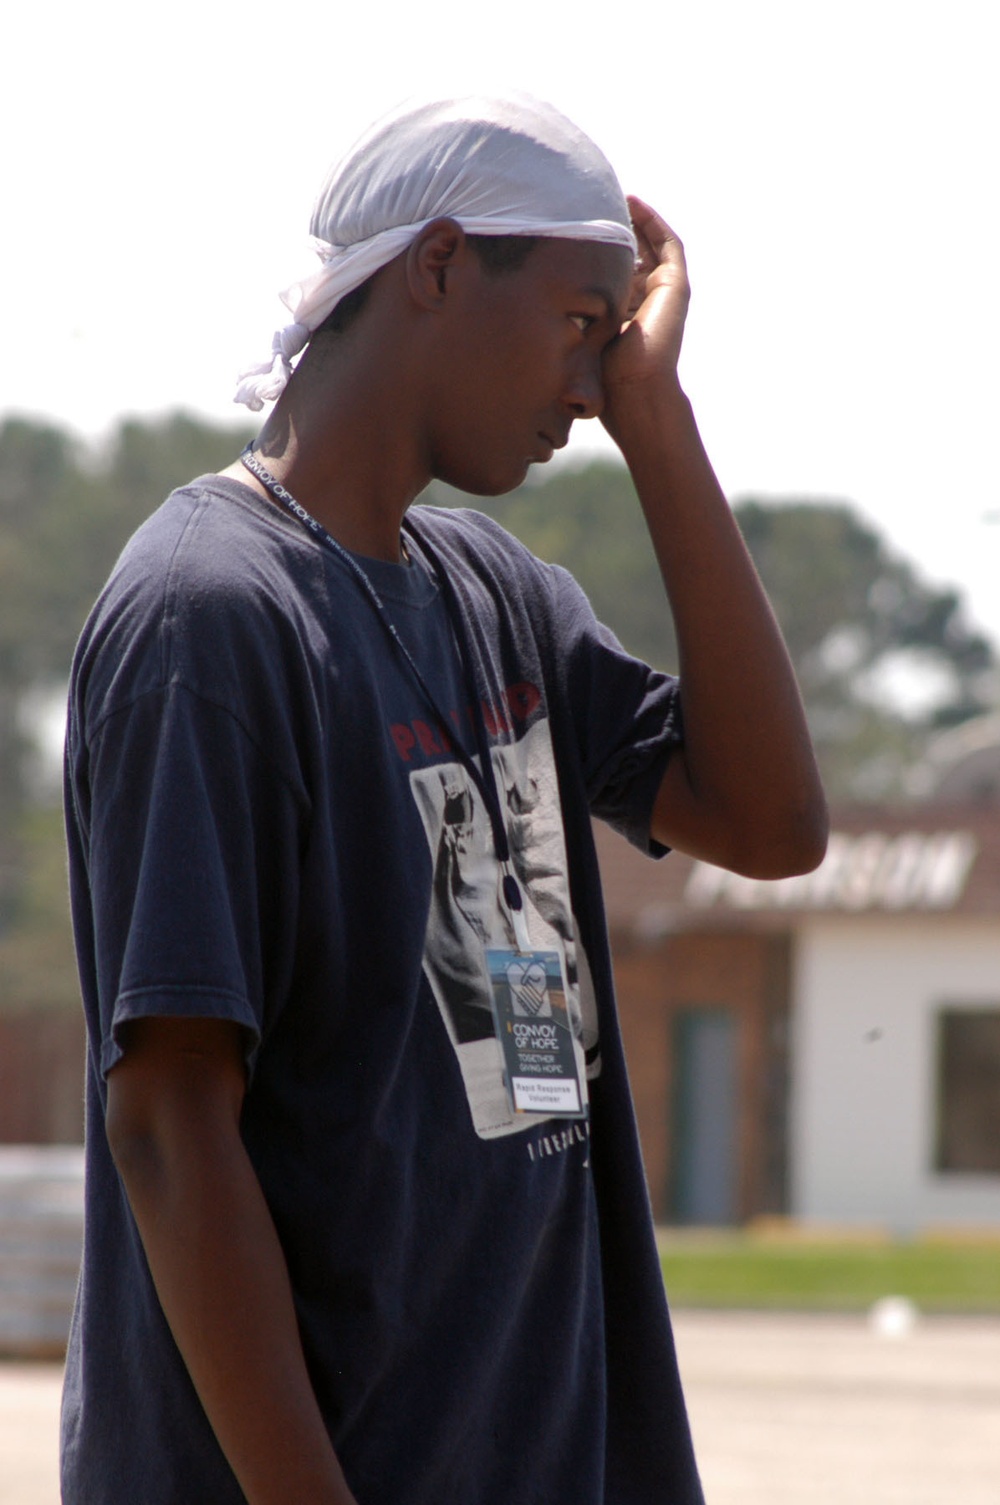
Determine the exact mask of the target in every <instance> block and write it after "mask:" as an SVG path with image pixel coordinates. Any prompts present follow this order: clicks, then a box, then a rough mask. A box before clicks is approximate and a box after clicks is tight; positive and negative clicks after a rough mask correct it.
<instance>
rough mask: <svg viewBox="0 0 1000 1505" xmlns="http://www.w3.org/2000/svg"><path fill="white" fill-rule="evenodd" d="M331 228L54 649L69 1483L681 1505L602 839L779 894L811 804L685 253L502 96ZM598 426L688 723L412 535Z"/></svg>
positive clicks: (460, 110) (394, 147) (478, 1503)
mask: <svg viewBox="0 0 1000 1505" xmlns="http://www.w3.org/2000/svg"><path fill="white" fill-rule="evenodd" d="M313 228H314V231H315V233H316V234H317V235H318V236H319V237H320V238H321V240H322V241H323V242H324V248H323V252H322V254H323V257H324V265H323V269H322V270H321V272H320V273H319V274H318V275H317V277H316V278H314V279H313V280H312V281H311V282H309V283H305V284H302V285H300V286H298V287H297V288H295V289H293V290H292V291H291V293H290V295H289V300H290V302H291V306H292V308H293V312H294V315H295V323H294V324H293V325H292V326H290V329H289V330H285V331H282V332H281V333H280V334H279V335H278V336H276V338H275V346H274V359H273V361H269V362H266V363H265V364H264V365H263V367H261V368H258V370H257V371H256V372H253V373H251V374H250V376H249V377H248V378H247V380H246V381H245V382H244V384H243V387H242V388H241V395H242V397H243V398H244V399H246V400H248V401H249V402H250V403H251V405H256V406H259V405H260V402H261V401H262V400H263V399H265V398H271V397H277V402H276V406H275V408H274V410H273V412H272V413H271V415H270V417H269V418H268V420H267V422H266V423H265V425H264V428H263V430H262V432H261V435H260V437H259V439H258V441H257V443H256V445H255V447H254V451H253V452H252V453H250V454H248V455H246V456H244V457H243V460H242V461H240V462H237V463H236V464H234V465H232V466H231V467H230V468H229V470H228V471H226V472H225V473H223V475H221V476H207V477H202V478H201V479H200V480H198V481H196V482H194V483H193V484H192V485H191V486H189V487H186V488H184V489H183V490H182V491H180V492H177V493H175V494H174V495H173V496H172V497H171V498H169V499H168V501H167V502H166V503H165V505H164V506H163V507H162V508H161V509H160V511H159V512H158V513H157V514H156V515H155V516H154V517H153V518H151V519H150V521H149V522H148V523H147V524H146V525H145V526H144V527H143V528H142V529H141V530H140V531H139V533H138V534H137V535H136V537H135V538H134V539H133V541H132V543H131V544H130V545H129V547H128V548H127V549H126V551H125V553H124V555H123V557H122V559H121V561H120V562H119V564H118V566H117V568H116V570H115V573H114V575H113V576H112V579H111V581H110V583H109V585H108V587H107V589H106V591H105V592H104V594H103V596H102V597H101V600H100V601H99V603H98V605H97V607H96V608H95V612H94V614H93V616H92V618H91V620H90V622H89V623H88V625H87V628H86V629H85V632H84V635H83V638H82V641H81V644H80V648H79V651H78V654H77V659H76V663H75V667H74V675H73V684H72V690H71V718H70V728H69V739H68V759H67V768H68V792H69V800H68V812H69V816H68V819H69V841H70V854H71V869H72V885H73V903H74V918H75V924H76V932H77V941H78V948H79V954H80V963H81V975H82V979H83V988H84V995H85V1006H86V1009H87V1014H88V1024H89V1029H90V1041H91V1046H90V1072H89V1080H88V1114H89V1117H88V1171H87V1197H88V1211H87V1219H88V1221H87V1240H86V1252H85V1257H84V1266H83V1274H82V1279H81V1286H80V1294H79V1298H78V1305H77V1312H76V1317H75V1321H74V1327H73V1333H72V1338H71V1344H70V1353H69V1360H68V1367H67V1380H66V1394H65V1401H64V1413H63V1490H64V1499H65V1500H66V1501H67V1502H70V1505H97V1502H100V1505H181V1502H184V1505H193V1502H212V1505H227V1502H237V1501H242V1500H246V1501H249V1502H250V1505H272V1502H278V1501H281V1502H282V1505H285V1502H287V1501H295V1502H296V1505H350V1502H355V1501H356V1502H357V1505H430V1502H432V1501H433V1502H435V1505H439V1502H441V1501H443V1500H447V1501H449V1502H452V1505H515V1502H516V1505H651V1502H653V1501H658V1502H663V1505H667V1502H671V1505H694V1502H697V1501H700V1500H701V1490H700V1486H699V1483H698V1477H697V1470H696V1467H695V1464H694V1459H693V1455H692V1450H691V1443H690V1437H689V1433H688V1429H687V1422H686V1418H685V1413H684V1405H683V1399H682V1395H681V1391H680V1385H679V1380H678V1376H677V1369H676V1363H675V1359H674V1354H673V1347H672V1341H671V1337H670V1327H669V1320H668V1316H667V1311H666V1306H665V1303H664V1299H663V1292H662V1284H661V1280H660V1276H659V1270H658V1266H657V1260H656V1253H655V1248H654V1245H653V1240H652V1233H651V1228H650V1222H649V1213H648V1204H647V1201H646V1197H645V1191H644V1186H643V1179H642V1169H641V1164H640V1161H639V1155H638V1148H637V1142H636V1134H635V1128H634V1123H633V1119H632V1115H631V1108H630V1104H629V1099H628V1088H627V1082H626V1078H625V1068H624V1063H623V1059H622V1051H621V1043H620V1037H619V1032H618V1026H617V1022H616V1018H615V1013H614V1004H613V997H612V984H611V972H610V959H609V955H608V949H607V941H606V936H605V932H604V924H603V915H602V907H601V899H600V890H599V883H598V876H597V869H596V862H595V857H594V848H593V842H592V837H591V831H590V821H589V817H590V814H591V812H594V813H596V814H598V815H601V816H603V817H604V818H606V819H608V820H610V821H611V822H612V823H613V824H615V825H617V826H618V827H619V828H620V829H621V830H622V831H624V832H625V834H626V835H628V836H629V837H630V838H631V839H632V840H633V841H635V842H636V843H638V844H639V845H640V846H641V847H643V848H644V849H646V850H649V851H650V852H652V853H654V854H658V853H662V851H663V849H664V848H665V847H668V846H676V847H679V848H682V849H683V850H686V851H688V852H692V853H694V854H696V855H697V856H699V857H703V858H706V859H708V860H710V861H712V862H716V863H721V864H724V865H727V866H731V867H734V868H736V869H737V870H739V871H741V872H745V873H751V874H755V875H758V876H762V877H776V876H779V875H782V874H789V873H795V872H799V871H803V870H806V869H808V868H809V867H811V866H812V865H814V864H815V863H816V862H817V861H818V860H819V858H820V856H821V853H822V850H823V845H824V840H825V811H824V804H823V798H822V793H821V790H820V787H819V783H818V780H817V775H816V770H815V766H814V763H813V758H812V754H811V750H810V745H809V739H808V736H807V734H806V729H805V725H804V721H803V716H802V711H801V707H800V703H799V699H798V695H797V692H796V688H795V684H794V680H793V677H792V674H791V671H790V668H789V665H788V661H787V658H786V655H785V652H784V649H783V646H782V643H781V640H780V636H779V634H778V632H777V629H776V627H775V625H774V622H773V619H772V617H771V614H770V612H769V609H768V607H767V604H766V601H765V600H764V598H763V596H762V593H761V590H760V587H759V585H758V582H757V580H756V577H755V575H754V572H753V569H752V567H751V565H750V564H749V561H748V559H747V556H746V553H745V551H744V549H743V546H742V543H741V541H740V538H739V535H738V533H737V531H736V529H735V527H734V524H733V521H732V518H731V515H730V513H729V509H728V507H727V506H726V503H725V500H724V498H723V497H722V496H721V494H720V492H719V488H718V486H717V483H716V481H715V479H714V477H713V474H712V471H711V469H710V467H709V464H708V462H707V460H706V458H705V456H704V453H703V451H702V448H701V444H700V442H699V439H698V435H697V431H696V429H695V425H694V421H693V419H692V415H691V411H690V408H689V405H688V403H687V401H686V399H685V397H684V395H683V392H682V391H681V388H680V386H679V384H678V379H677V369H676V367H677V356H678V352H679V348H680V343H681V333H682V329H683V323H684V316H685V310H686V306H687V297H688V292H687V280H686V274H685V269H684V260H683V255H682V251H681V247H680V245H679V243H678V241H677V239H676V238H675V236H674V235H673V234H672V232H671V231H670V230H669V229H668V227H667V226H666V225H665V224H664V222H663V221H662V220H661V219H660V218H659V216H658V215H657V214H655V213H654V212H653V210H652V209H650V208H648V207H647V206H646V205H645V204H643V203H642V202H640V201H639V200H637V199H633V200H631V201H630V203H629V204H628V205H627V204H626V202H625V200H624V199H623V197H622V195H621V191H620V189H619V188H618V185H617V182H616V180H615V178H614V176H613V174H612V172H611V170H610V168H609V167H608V165H607V163H606V162H605V160H604V159H603V157H602V156H601V155H600V153H599V152H598V151H597V149H596V148H595V147H594V146H593V145H592V143H590V142H589V141H588V140H587V139H586V138H585V137H583V136H582V135H581V134H580V133H579V132H578V131H576V130H575V128H573V127H572V126H571V125H570V124H569V122H567V121H565V120H564V119H563V118H562V117H561V116H559V115H558V114H557V113H556V112H555V111H553V110H551V109H550V108H549V107H548V106H544V105H541V104H538V103H537V102H534V101H530V100H524V99H519V100H483V99H470V100H457V101H456V100H452V101H444V102H439V103H437V104H434V105H426V106H421V107H416V108H411V109H409V110H404V111H402V112H399V113H398V114H396V115H394V116H392V117H390V118H389V119H388V120H386V121H383V122H381V123H380V124H379V125H378V126H376V127H375V128H373V130H372V131H371V132H370V133H369V134H368V135H367V136H365V137H364V138H362V140H361V141H360V142H359V143H358V145H357V146H356V147H355V148H354V149H353V150H352V152H351V153H349V154H348V156H347V158H346V159H345V160H344V161H343V162H342V163H341V164H339V166H338V167H337V168H336V169H334V171H333V173H332V175H331V177H330V179H329V181H328V183H327V185H326V188H325V189H324V192H323V194H322V196H321V198H320V200H319V203H318V205H317V209H316V213H315V216H314V222H313ZM633 237H635V238H633ZM636 249H637V250H638V261H637V262H636V259H635V252H636ZM303 345H305V350H304V353H303V354H302V356H301V359H300V361H299V363H298V365H297V366H296V368H295V370H294V372H292V371H291V362H290V356H291V355H293V354H297V353H298V352H299V351H300V350H302V347H303ZM598 416H599V417H600V418H601V419H602V421H603V422H604V424H605V425H606V427H607V429H608V430H609V432H610V433H611V434H612V436H613V437H614V438H615V440H616V441H617V443H618V444H619V446H620V448H621V451H622V453H623V455H624V457H625V459H626V461H627V463H628V465H629V467H630V469H631V472H632V475H633V477H634V479H635V483H636V487H637V490H638V493H639V496H640V499H641V502H642V506H643V508H644V509H645V513H646V517H647V519H648V524H649V530H650V535H651V539H652V545H653V547H654V549H655V551H656V554H657V558H658V559H659V562H660V565H661V568H662V572H663V577H664V582H665V585H666V589H667V592H668V594H669V597H670V600H671V603H672V606H673V610H674V615H675V620H676V625H677V632H678V638H679V643H680V650H681V655H682V676H681V678H682V681H683V710H684V717H683V729H682V724H681V719H680V698H679V691H678V686H677V683H676V682H675V681H673V680H671V679H669V678H668V677H667V676H665V675H663V674H660V673H657V672H654V671H652V670H650V669H649V668H647V667H646V666H645V665H642V664H639V663H637V662H635V661H634V660H632V659H631V658H629V657H628V656H627V655H626V654H625V653H624V652H623V651H622V650H621V648H620V646H619V645H618V644H617V643H616V642H615V640H614V639H613V638H612V637H611V635H610V634H608V633H607V632H606V631H604V630H603V629H601V628H600V627H599V626H598V625H597V624H596V623H595V622H594V620H593V617H592V615H591V613H590V611H589V608H588V607H587V604H586V602H585V601H584V599H583V598H582V596H581V595H580V592H579V590H578V589H577V588H576V586H575V585H574V583H573V582H572V581H571V580H570V578H569V577H568V576H567V575H565V573H564V572H562V571H560V570H557V569H553V568H550V567H548V566H546V565H543V564H541V563H539V562H538V561H537V560H535V559H533V558H532V557H531V556H530V555H528V554H527V553H526V551H525V550H524V549H523V548H522V547H521V546H520V545H518V544H517V543H516V542H515V541H514V540H513V539H512V538H510V537H509V536H508V535H507V534H505V533H504V532H503V531H502V530H501V529H499V528H498V527H496V526H495V525H494V524H493V523H491V522H489V521H488V520H487V519H485V518H483V517H481V516H479V515H478V514H476V513H472V512H465V511H457V512H448V511H441V510H437V509H431V508H422V507H415V508H412V509H411V504H412V503H413V502H414V499H415V498H416V497H417V496H418V494H419V493H420V491H421V490H422V489H423V488H424V487H425V486H426V484H427V483H428V481H429V480H431V479H432V478H435V477H437V478H441V479H443V480H445V481H448V482H450V483H452V484H453V485H455V486H459V487H462V488H464V489H465V490H467V491H469V492H472V493H473V494H479V495H495V494H498V493H501V492H504V491H506V490H509V489H510V488H512V487H514V486H516V485H518V484H519V483H520V482H521V481H522V480H523V479H524V476H525V474H526V472H527V469H528V467H529V465H530V464H531V463H533V462H536V461H545V460H546V459H548V458H549V457H550V456H551V454H552V451H553V450H554V449H555V448H558V447H560V446H561V445H563V444H564V443H565V442H566V438H567V436H568V434H569V430H570V427H571V425H572V423H573V422H574V421H575V420H576V419H577V418H593V417H598Z"/></svg>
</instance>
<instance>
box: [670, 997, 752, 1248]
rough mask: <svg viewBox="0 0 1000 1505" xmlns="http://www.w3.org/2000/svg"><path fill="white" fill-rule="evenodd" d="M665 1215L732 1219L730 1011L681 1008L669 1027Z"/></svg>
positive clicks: (733, 1040)
mask: <svg viewBox="0 0 1000 1505" xmlns="http://www.w3.org/2000/svg"><path fill="white" fill-rule="evenodd" d="M673 1047H674V1070H673V1081H674V1089H673V1104H672V1109H673V1113H672V1118H673V1136H672V1144H673V1155H672V1160H673V1165H672V1176H671V1183H672V1184H671V1188H670V1190H671V1195H670V1198H669V1203H670V1208H671V1214H672V1218H673V1221H674V1222H677V1223H699V1224H727V1223H735V1222H736V1220H737V1219H736V1133H737V1102H736V1095H737V1020H736V1015H735V1013H734V1011H733V1010H731V1009H716V1008H702V1009H682V1010H681V1011H680V1012H679V1013H678V1014H677V1015H676V1016H675V1019H674V1029H673Z"/></svg>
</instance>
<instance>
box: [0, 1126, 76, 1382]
mask: <svg viewBox="0 0 1000 1505" xmlns="http://www.w3.org/2000/svg"><path fill="white" fill-rule="evenodd" d="M82 1244H83V1150H82V1149H80V1148H77V1147H76V1146H71V1145H57V1146H42V1145H0V1354H2V1355H5V1356H10V1355H16V1356H18V1357H24V1358H57V1357H60V1356H61V1355H62V1353H63V1352H64V1350H65V1347H66V1339H67V1337H68V1334H69V1323H70V1316H71V1314H72V1310H73V1297H74V1294H75V1292H76V1278H77V1271H78V1270H79V1267H80V1251H81V1248H82Z"/></svg>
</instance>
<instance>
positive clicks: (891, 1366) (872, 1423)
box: [0, 1312, 1000, 1505]
mask: <svg viewBox="0 0 1000 1505" xmlns="http://www.w3.org/2000/svg"><path fill="white" fill-rule="evenodd" d="M676 1327H677V1341H678V1347H679V1350H680V1356H681V1367H682V1370H683V1372H684V1375H685V1382H686V1386H687V1392H688V1399H689V1404H690V1408H691V1416H692V1424H693V1426H694V1431H695V1438H696V1441H697V1443H698V1450H699V1455H700V1457H701V1463H702V1473H703V1475H704V1480H705V1489H706V1494H707V1497H708V1502H709V1505H959V1502H960V1505H1000V1321H995V1320H994V1321H980V1320H974V1319H963V1320H944V1319H940V1318H935V1319H925V1320H924V1321H922V1322H920V1323H918V1324H917V1326H916V1327H915V1328H914V1329H913V1331H912V1332H910V1333H909V1334H907V1335H905V1336H901V1337H898V1338H888V1337H879V1336H877V1335H876V1334H874V1333H873V1332H872V1331H871V1329H870V1328H869V1327H868V1326H867V1324H866V1323H864V1322H862V1321H860V1320H856V1319H847V1318H835V1317H765V1316H757V1315H752V1316H751V1315H735V1316H720V1315H719V1314H717V1313H695V1312H689V1313H681V1314H679V1315H678V1317H677V1321H676ZM58 1404H59V1370H58V1368H57V1367H56V1366H54V1365H28V1364H20V1365H18V1364H8V1365H0V1505H55V1502H56V1501H57V1499H58V1491H57V1487H56V1471H55V1435H56V1421H57V1415H58ZM457 1505H462V1502H457Z"/></svg>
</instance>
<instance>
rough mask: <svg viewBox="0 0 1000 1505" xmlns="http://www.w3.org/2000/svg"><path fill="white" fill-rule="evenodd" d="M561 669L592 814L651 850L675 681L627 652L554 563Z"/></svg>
mask: <svg viewBox="0 0 1000 1505" xmlns="http://www.w3.org/2000/svg"><path fill="white" fill-rule="evenodd" d="M552 578H553V589H554V597H555V601H554V621H555V623H556V632H557V649H556V652H557V661H558V673H559V676H560V680H561V682H562V684H563V686H564V689H565V694H566V696H567V699H568V707H569V715H570V717H571V721H572V725H573V728H574V733H575V736H576V739H577V745H578V751H579V756H580V759H581V762H582V767H583V771H584V780H585V785H586V791H587V799H588V802H589V805H590V809H591V812H592V814H594V815H597V816H599V817H600V818H601V819H602V820H605V821H607V822H608V824H609V825H611V826H613V827H614V829H615V830H617V831H619V832H620V833H621V834H622V835H623V836H625V837H626V839H627V840H629V841H630V842H632V844H633V845H634V846H637V847H639V848H640V849H641V850H643V851H646V852H649V853H650V854H652V855H654V856H662V855H663V853H664V852H665V851H666V850H667V849H666V848H665V847H663V846H662V845H660V843H658V842H656V841H654V840H652V838H651V837H650V823H651V820H652V810H653V802H654V800H655V799H656V794H657V790H658V789H659V787H660V781H661V779H662V778H663V773H664V770H665V769H666V766H667V763H668V761H669V759H670V756H671V754H672V752H673V751H674V749H675V748H676V747H678V746H680V745H681V743H682V742H683V724H682V720H681V702H680V685H679V682H678V680H677V679H676V678H674V677H673V676H672V675H669V674H665V673H663V672H662V671H661V670H658V669H652V668H650V666H649V665H648V664H645V663H643V662H642V661H641V660H640V659H637V658H634V657H633V656H632V655H631V654H629V653H627V652H626V651H625V649H624V648H623V647H622V645H621V643H620V642H619V641H618V639H617V638H616V637H615V635H614V633H613V632H611V630H610V629H609V628H607V627H605V626H603V625H602V624H601V623H600V622H598V621H597V619H596V617H595V616H594V613H593V610H592V608H591V606H590V603H589V601H588V600H587V598H586V596H585V595H584V593H583V591H582V590H581V589H580V587H579V586H578V585H577V583H576V581H575V580H574V579H573V577H572V576H571V575H570V574H568V573H567V572H566V571H565V570H564V569H562V568H560V567H558V566H554V567H553V569H552Z"/></svg>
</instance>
